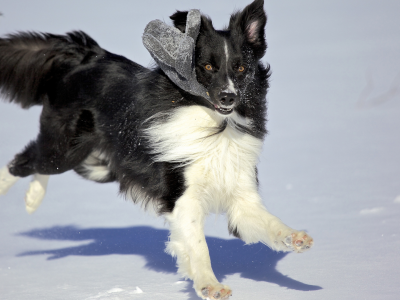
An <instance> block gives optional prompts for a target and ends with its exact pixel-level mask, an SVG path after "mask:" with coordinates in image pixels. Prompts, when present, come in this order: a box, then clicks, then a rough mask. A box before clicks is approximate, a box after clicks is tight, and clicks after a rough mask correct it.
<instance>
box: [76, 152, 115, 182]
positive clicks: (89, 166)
mask: <svg viewBox="0 0 400 300" xmlns="http://www.w3.org/2000/svg"><path fill="white" fill-rule="evenodd" d="M99 161H108V160H107V158H106V155H105V154H103V153H101V152H99V151H93V152H92V153H91V154H90V155H89V156H88V157H87V158H86V159H85V161H84V162H83V164H82V166H83V167H84V168H85V169H86V171H88V172H89V173H88V176H87V178H88V179H90V180H94V181H101V180H103V179H105V178H107V177H108V175H109V173H110V170H109V168H108V165H107V166H104V165H99Z"/></svg>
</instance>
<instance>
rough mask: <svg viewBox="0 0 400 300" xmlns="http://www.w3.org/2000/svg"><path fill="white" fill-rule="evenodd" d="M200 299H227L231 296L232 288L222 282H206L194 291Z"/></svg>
mask: <svg viewBox="0 0 400 300" xmlns="http://www.w3.org/2000/svg"><path fill="white" fill-rule="evenodd" d="M196 292H197V294H198V295H199V296H200V297H201V298H202V299H207V300H228V299H229V297H230V296H232V290H231V289H230V288H229V287H228V286H226V285H223V284H220V283H216V284H207V285H205V286H203V287H202V288H200V291H196Z"/></svg>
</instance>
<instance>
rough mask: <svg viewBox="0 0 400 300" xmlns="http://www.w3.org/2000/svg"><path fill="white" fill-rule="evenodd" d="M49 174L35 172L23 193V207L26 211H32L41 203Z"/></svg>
mask: <svg viewBox="0 0 400 300" xmlns="http://www.w3.org/2000/svg"><path fill="white" fill-rule="evenodd" d="M49 178H50V176H48V175H41V174H35V175H34V176H33V180H32V182H31V183H30V185H29V189H28V191H27V192H26V195H25V208H26V211H27V212H28V213H30V214H31V213H33V212H35V211H36V209H37V208H38V207H39V206H40V204H41V203H42V200H43V198H44V195H45V194H46V188H47V183H48V181H49Z"/></svg>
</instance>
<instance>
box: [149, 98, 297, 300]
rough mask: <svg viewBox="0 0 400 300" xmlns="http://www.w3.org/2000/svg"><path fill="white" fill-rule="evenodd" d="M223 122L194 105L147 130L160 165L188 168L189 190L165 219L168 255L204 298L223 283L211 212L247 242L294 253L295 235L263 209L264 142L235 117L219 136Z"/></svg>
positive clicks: (181, 109)
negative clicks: (211, 239)
mask: <svg viewBox="0 0 400 300" xmlns="http://www.w3.org/2000/svg"><path fill="white" fill-rule="evenodd" d="M164 117H165V116H164ZM224 118H225V117H224V116H221V115H220V114H218V113H217V112H215V111H211V110H210V109H208V108H205V107H201V106H190V107H184V108H180V109H178V110H176V111H175V112H174V113H173V114H172V115H169V116H168V117H167V119H168V120H167V122H165V121H163V122H159V123H157V122H155V124H153V125H152V126H151V127H150V128H149V129H148V130H146V134H147V135H148V138H149V139H150V141H151V142H152V147H154V149H155V150H154V152H155V153H157V156H156V160H157V161H160V162H161V161H169V162H171V161H173V162H178V163H182V164H183V165H185V166H186V167H185V171H184V176H185V183H186V187H187V189H186V191H185V192H184V194H183V195H182V196H181V197H180V198H179V199H178V200H177V202H176V205H175V208H174V210H173V212H172V213H170V214H167V215H166V219H167V220H168V222H169V223H170V226H171V236H170V242H169V243H168V245H167V252H168V253H170V254H171V255H173V256H177V263H178V268H179V272H180V273H181V274H183V275H184V276H186V277H188V278H191V279H193V280H194V287H195V289H196V291H197V293H198V295H199V296H200V297H202V296H201V290H202V288H204V287H206V286H215V285H218V284H219V283H218V281H217V280H216V278H215V275H214V273H213V272H212V269H211V262H210V258H209V254H208V248H207V245H206V242H205V237H204V233H203V223H204V217H205V216H206V215H207V214H208V213H209V212H217V213H218V212H227V214H228V218H229V222H230V225H231V227H232V228H236V229H237V230H238V232H239V234H240V235H241V238H242V239H243V240H244V241H245V242H246V243H256V242H259V241H261V242H263V243H265V244H267V245H268V246H270V247H271V248H273V249H276V250H284V251H289V250H292V249H291V248H290V247H291V244H290V243H286V240H284V239H286V238H288V236H290V235H291V234H292V233H294V232H296V231H294V230H293V229H291V228H289V227H287V226H286V225H284V224H283V223H282V222H281V221H280V220H279V219H278V218H276V217H275V216H273V215H271V214H270V213H268V211H267V210H266V209H265V207H264V206H263V205H262V201H261V198H260V196H259V194H258V191H257V183H256V170H255V168H256V164H257V162H258V156H259V154H260V151H261V147H262V140H260V139H257V138H255V137H253V136H251V135H249V134H246V133H242V132H240V131H238V130H237V129H236V126H235V123H238V122H239V123H240V124H241V125H242V126H251V123H250V122H249V120H247V119H244V118H241V117H240V116H238V115H237V114H236V113H233V114H231V115H230V117H229V118H228V119H227V121H228V126H227V128H226V129H225V130H224V131H223V132H221V133H219V134H215V133H216V132H217V130H218V126H219V125H220V124H221V122H222V121H223V120H224ZM163 119H164V118H163ZM285 243H286V244H285Z"/></svg>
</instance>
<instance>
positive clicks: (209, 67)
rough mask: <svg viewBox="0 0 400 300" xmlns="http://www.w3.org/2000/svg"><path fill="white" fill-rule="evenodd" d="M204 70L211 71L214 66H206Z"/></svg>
mask: <svg viewBox="0 0 400 300" xmlns="http://www.w3.org/2000/svg"><path fill="white" fill-rule="evenodd" d="M204 68H206V70H207V71H211V70H212V65H206V66H205V67H204Z"/></svg>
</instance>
